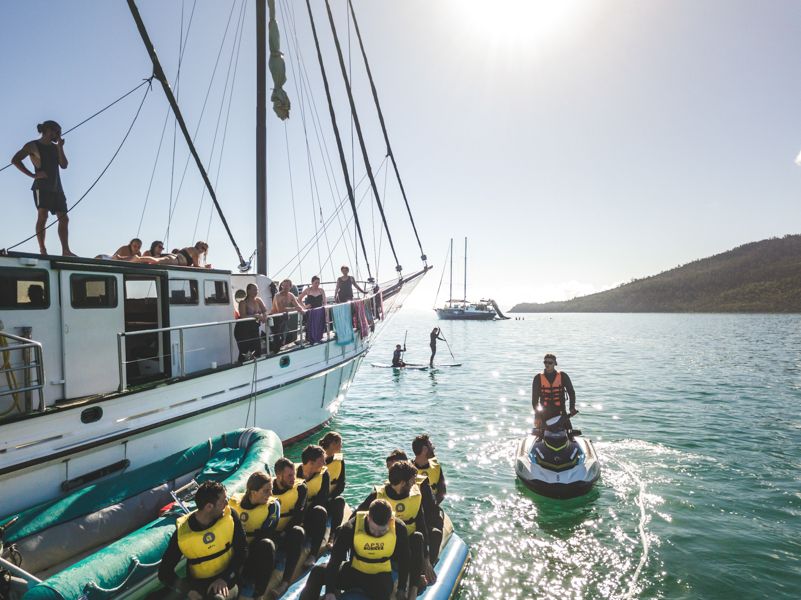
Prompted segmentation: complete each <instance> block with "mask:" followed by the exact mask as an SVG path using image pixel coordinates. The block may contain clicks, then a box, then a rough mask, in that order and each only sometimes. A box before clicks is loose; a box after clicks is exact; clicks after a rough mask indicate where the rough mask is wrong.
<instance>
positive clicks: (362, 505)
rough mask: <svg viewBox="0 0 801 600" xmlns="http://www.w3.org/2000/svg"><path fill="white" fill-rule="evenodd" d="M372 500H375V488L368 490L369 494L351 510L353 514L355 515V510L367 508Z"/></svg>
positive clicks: (359, 510) (362, 510)
mask: <svg viewBox="0 0 801 600" xmlns="http://www.w3.org/2000/svg"><path fill="white" fill-rule="evenodd" d="M373 500H375V490H373V491H372V492H370V495H369V496H367V498H365V500H364V502H362V503H361V504H359V506H358V507H357V508H356V510H354V511H353V514H354V515H355V514H356V513H357V512H364V511H366V510H369V508H370V504H372V502H373Z"/></svg>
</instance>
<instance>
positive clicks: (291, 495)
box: [273, 479, 303, 531]
mask: <svg viewBox="0 0 801 600" xmlns="http://www.w3.org/2000/svg"><path fill="white" fill-rule="evenodd" d="M301 485H303V481H302V480H300V479H296V480H295V485H293V486H292V487H291V488H289V489H288V490H287V491H285V492H282V493H280V494H275V493H273V498H274V499H275V500H276V501H277V502H278V506H280V507H281V517H280V518H279V519H278V525H277V526H276V529H277V530H278V531H283V530H284V529H286V526H287V525H289V522H290V521H291V520H292V517H294V516H295V513H296V512H297V504H298V487H300V486H301ZM273 491H275V488H273Z"/></svg>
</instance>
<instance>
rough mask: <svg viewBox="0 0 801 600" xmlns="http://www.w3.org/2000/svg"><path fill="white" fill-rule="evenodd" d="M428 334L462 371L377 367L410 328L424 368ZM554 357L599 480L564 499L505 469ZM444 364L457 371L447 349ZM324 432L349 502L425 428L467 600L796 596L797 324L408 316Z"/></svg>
mask: <svg viewBox="0 0 801 600" xmlns="http://www.w3.org/2000/svg"><path fill="white" fill-rule="evenodd" d="M435 325H440V326H441V327H442V330H443V333H444V335H445V337H446V338H447V339H448V341H449V342H450V346H451V348H452V350H453V353H454V355H455V356H456V358H457V359H458V360H459V361H460V362H463V363H464V366H462V367H460V368H443V369H440V370H437V371H434V372H426V371H405V372H401V373H394V372H393V371H392V370H391V369H378V368H372V367H371V366H370V364H369V363H371V362H389V359H390V358H391V354H392V348H393V346H394V344H395V343H399V342H402V341H403V337H404V333H405V331H406V330H408V340H407V346H408V350H409V351H408V352H407V355H406V359H407V361H410V362H425V361H426V360H427V358H428V354H427V346H428V333H429V332H430V330H431V328H432V327H433V326H435ZM545 352H554V353H555V354H556V355H557V357H558V361H559V367H558V368H560V369H563V370H564V371H566V372H567V373H568V374H569V375H570V377H571V379H572V380H573V383H574V385H575V387H576V392H577V394H578V407H579V410H580V414H579V415H578V416H577V417H576V418H575V420H574V425H575V426H576V427H578V428H581V429H582V430H583V431H584V434H585V435H587V436H588V437H590V438H591V439H593V440H594V442H595V444H596V449H597V451H598V453H599V455H600V458H601V461H602V475H601V480H600V481H599V483H598V484H597V487H596V489H595V490H594V491H593V492H591V493H590V494H589V495H587V496H585V497H583V498H578V499H574V500H569V501H558V500H548V499H544V498H540V497H538V496H536V495H534V494H533V493H532V492H529V491H528V490H526V489H525V488H523V487H522V486H521V485H520V484H518V483H517V482H516V480H515V475H514V453H515V450H516V445H517V443H518V441H519V439H520V438H521V437H522V436H523V434H524V431H525V429H526V427H528V426H529V423H530V422H531V402H530V386H531V378H532V376H533V374H534V373H535V372H538V371H539V370H540V369H541V368H542V355H543V354H545ZM437 358H438V359H440V360H441V361H443V362H452V361H451V357H450V356H449V354H448V349H447V347H446V345H445V344H444V343H442V342H440V349H439V353H438V355H437ZM332 429H335V430H338V431H340V432H341V433H342V434H343V435H344V437H345V452H346V460H347V465H348V471H347V473H348V488H347V489H346V496H347V498H348V500H349V501H350V502H351V503H357V502H359V501H361V500H362V499H363V498H364V497H365V496H366V495H367V493H368V492H369V490H370V486H371V485H373V484H375V483H379V482H381V481H382V480H383V478H384V476H385V467H384V461H383V458H384V457H385V456H386V455H387V454H388V452H389V451H390V450H391V449H393V448H395V447H401V448H403V449H404V450H406V451H407V452H410V450H411V448H410V446H411V440H412V438H413V437H414V436H415V435H416V434H418V433H420V432H423V431H425V432H428V433H429V434H431V436H432V438H433V440H434V442H435V444H436V445H437V454H438V456H439V457H440V461H441V462H442V463H443V464H444V470H445V473H446V476H447V481H448V492H449V493H448V497H447V499H446V503H445V507H446V510H447V512H448V513H449V515H450V516H451V518H452V519H453V522H454V526H455V528H456V530H457V531H458V532H459V533H460V534H461V535H462V536H463V537H464V538H465V539H466V540H467V541H468V543H469V544H470V546H471V551H472V556H473V560H472V564H471V567H470V570H469V572H468V574H467V576H466V577H465V579H464V581H463V585H462V589H461V594H460V598H462V599H464V600H466V599H471V600H472V599H479V598H497V599H501V598H503V599H510V600H511V599H524V598H548V599H551V598H553V599H555V600H556V599H559V600H565V599H578V598H704V599H707V598H708V599H717V598H720V599H724V598H725V599H729V598H737V599H738V600H740V599H745V598H772V599H778V598H788V599H790V598H792V599H797V598H801V541H800V538H801V458H799V453H801V316H797V315H792V316H767V315H617V314H612V315H577V314H576V315H573V314H568V315H525V320H519V321H516V320H510V321H504V322H494V323H467V322H457V321H451V322H439V323H438V322H437V321H436V320H435V318H434V315H433V314H429V313H428V312H412V311H404V312H402V313H401V314H400V315H398V316H397V317H396V318H395V320H394V321H392V322H391V323H390V324H389V325H388V327H387V329H386V330H385V332H384V333H383V334H382V337H381V338H380V339H379V341H378V343H377V344H376V346H375V347H374V349H373V350H372V351H371V353H370V355H369V356H368V358H367V359H366V360H365V362H364V363H363V364H362V367H361V369H360V371H359V373H358V376H357V378H356V381H355V382H354V385H353V386H352V388H351V390H350V392H349V394H348V397H347V399H346V401H345V402H344V403H343V405H342V408H341V411H340V413H339V415H338V416H337V417H336V419H335V421H334V422H333V423H332ZM317 437H319V436H314V438H315V439H316V438H317ZM302 445H303V444H297V445H295V446H294V447H293V448H291V449H290V450H289V452H288V454H290V455H291V456H293V457H296V456H297V454H299V451H300V448H301V446H302Z"/></svg>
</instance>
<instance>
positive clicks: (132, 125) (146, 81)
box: [0, 77, 153, 253]
mask: <svg viewBox="0 0 801 600" xmlns="http://www.w3.org/2000/svg"><path fill="white" fill-rule="evenodd" d="M152 79H153V77H151V78H150V79H146V80H145V83H149V82H150V81H151V80H152ZM140 87H141V86H140ZM151 89H152V87H151V86H147V88H146V89H145V93H144V95H143V96H142V101H141V102H140V103H139V107H138V108H137V109H136V114H135V115H134V118H133V120H132V121H131V124H130V126H129V127H128V131H126V132H125V136H124V137H123V138H122V141H121V142H120V145H119V146H117V149H116V150H115V151H114V154H113V155H112V156H111V159H110V160H109V161H108V164H106V166H105V167H103V170H102V171H100V175H98V176H97V178H96V179H95V180H94V181H93V182H92V185H90V186H89V189H87V190H86V191H85V192H84V193H83V195H82V196H81V197H80V198H78V200H77V201H76V202H75V203H74V204H73V205H72V206H70V207H69V208H68V209H67V212H68V213H69V212H70V211H72V209H73V208H75V207H76V206H78V205H79V204H80V203H81V202H83V199H84V198H86V196H87V195H88V194H89V192H91V191H92V189H93V188H94V187H95V186H96V185H97V182H98V181H100V179H101V178H102V177H103V175H105V174H106V171H108V169H109V167H110V166H111V164H112V163H113V162H114V159H115V158H117V155H118V154H119V153H120V150H122V147H123V145H125V142H126V140H127V139H128V136H129V135H130V134H131V131H132V130H133V127H134V125H135V124H136V120H137V119H138V118H139V113H140V112H142V107H143V106H144V105H145V100H146V99H147V95H148V94H149V93H150V90H151ZM56 223H58V219H56V220H55V221H51V222H50V224H48V225H45V227H44V229H45V230H47V229H50V228H51V227H52V226H53V225H55V224H56ZM37 233H38V232H36V233H34V234H33V235H31V236H29V237H27V238H25V239H24V240H22V241H21V242H17V243H16V244H14V245H13V246H9V247H8V248H4V249H3V250H2V251H0V253H5V252H7V251H8V250H13V249H14V248H16V247H17V246H21V245H22V244H24V243H25V242H27V241H29V240H32V239H33V238H35V237H36V235H37Z"/></svg>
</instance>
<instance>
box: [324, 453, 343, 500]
mask: <svg viewBox="0 0 801 600" xmlns="http://www.w3.org/2000/svg"><path fill="white" fill-rule="evenodd" d="M344 491H345V461H344V460H343V461H342V471H341V472H340V473H339V479H337V484H336V486H335V487H334V489H333V490H331V491H330V492H329V494H328V497H329V498H336V497H337V496H341V495H342V492H344Z"/></svg>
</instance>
